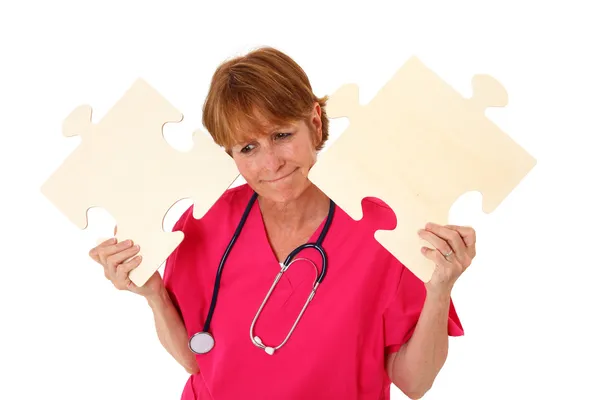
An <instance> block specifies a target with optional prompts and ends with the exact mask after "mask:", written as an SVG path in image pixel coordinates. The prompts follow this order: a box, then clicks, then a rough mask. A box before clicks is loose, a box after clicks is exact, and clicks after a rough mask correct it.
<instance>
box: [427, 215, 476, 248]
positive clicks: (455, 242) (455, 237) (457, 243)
mask: <svg viewBox="0 0 600 400" xmlns="http://www.w3.org/2000/svg"><path fill="white" fill-rule="evenodd" d="M425 229H427V230H428V231H430V232H433V233H435V234H436V235H438V236H439V237H441V238H442V239H444V240H445V241H447V242H448V243H449V244H450V246H452V249H453V250H454V252H455V253H464V252H465V251H466V248H467V245H466V244H465V242H464V241H463V238H462V236H460V233H458V232H457V231H455V230H453V229H450V228H446V227H444V226H441V225H438V224H434V223H432V222H430V223H428V224H427V225H425Z"/></svg>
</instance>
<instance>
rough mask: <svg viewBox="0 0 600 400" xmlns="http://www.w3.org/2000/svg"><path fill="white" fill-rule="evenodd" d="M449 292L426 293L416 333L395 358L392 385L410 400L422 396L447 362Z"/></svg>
mask: <svg viewBox="0 0 600 400" xmlns="http://www.w3.org/2000/svg"><path fill="white" fill-rule="evenodd" d="M449 309H450V292H447V293H429V292H428V293H427V297H426V299H425V304H424V305H423V309H422V311H421V315H420V317H419V321H418V322H417V325H416V327H415V330H414V332H413V334H412V336H411V338H410V339H409V340H408V342H407V343H406V345H405V346H403V347H402V348H401V349H400V350H399V351H398V354H397V355H396V357H395V359H394V364H393V369H392V371H393V372H392V373H393V379H392V380H393V382H394V383H395V384H396V385H397V386H398V387H399V388H401V389H402V390H403V391H405V393H407V394H410V395H411V398H420V397H422V396H423V395H424V394H425V393H426V392H427V391H428V390H429V389H430V388H431V386H432V385H433V382H434V380H435V378H436V376H437V374H438V373H439V371H440V370H441V369H442V366H443V365H444V363H445V362H446V357H447V355H448V312H449Z"/></svg>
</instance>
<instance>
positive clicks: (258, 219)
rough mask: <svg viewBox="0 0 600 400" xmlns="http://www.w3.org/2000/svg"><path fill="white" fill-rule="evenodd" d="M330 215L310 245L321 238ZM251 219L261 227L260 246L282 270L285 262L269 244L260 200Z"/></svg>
mask: <svg viewBox="0 0 600 400" xmlns="http://www.w3.org/2000/svg"><path fill="white" fill-rule="evenodd" d="M328 215H329V213H328V214H327V215H325V218H323V220H322V221H321V222H320V223H319V225H318V226H317V229H316V230H315V231H314V232H313V233H312V235H311V236H310V238H309V239H308V242H309V243H315V242H316V241H317V239H318V238H319V235H320V234H321V232H322V231H323V228H324V226H325V222H326V221H327V217H328ZM250 217H251V218H252V220H253V221H254V222H255V223H256V224H257V225H258V226H259V232H260V235H261V237H260V245H261V246H266V249H265V251H266V252H268V254H269V258H270V259H271V260H272V261H273V263H274V264H275V265H279V268H280V269H281V266H282V265H283V261H284V260H282V261H279V260H278V259H277V255H276V254H275V251H274V250H273V248H272V247H271V244H270V243H269V236H268V235H267V227H266V225H265V221H264V218H263V215H262V211H261V209H260V205H259V203H258V199H256V201H255V202H254V204H253V205H252V210H251V214H250ZM330 231H331V228H330ZM329 233H331V232H328V234H329ZM286 257H287V255H286ZM270 262H271V261H269V263H270Z"/></svg>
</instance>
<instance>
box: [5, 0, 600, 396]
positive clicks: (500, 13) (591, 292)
mask: <svg viewBox="0 0 600 400" xmlns="http://www.w3.org/2000/svg"><path fill="white" fill-rule="evenodd" d="M549 3H550V2H542V1H539V2H532V1H529V2H527V1H495V2H490V1H471V2H465V1H461V2H457V1H454V2H439V3H432V2H427V1H420V2H389V5H388V3H383V2H380V1H373V0H371V1H368V2H367V3H366V4H365V5H363V6H361V7H358V6H351V5H349V4H347V3H346V2H339V3H338V4H331V3H329V2H323V3H322V2H316V1H302V2H294V3H291V4H290V3H284V2H275V1H274V2H264V1H263V2H260V1H252V2H241V1H239V2H237V3H235V2H200V1H179V0H170V1H164V2H157V1H128V0H119V1H114V0H113V1H110V0H104V1H97V2H94V1H89V0H79V1H70V2H69V1H64V0H56V1H51V2H44V1H37V2H34V1H20V2H2V5H1V6H0V54H1V58H2V61H1V62H0V115H1V117H2V118H1V122H2V126H1V128H0V129H1V131H2V133H1V134H0V162H1V168H0V174H1V179H2V181H1V189H0V191H1V193H2V196H1V198H0V201H1V210H2V221H3V227H4V229H3V238H2V241H1V242H0V243H1V244H0V246H1V250H2V256H3V257H2V265H1V267H2V269H1V271H2V274H1V275H0V282H1V286H0V300H1V302H0V307H1V314H0V318H1V322H0V324H1V328H0V335H1V340H0V365H1V367H0V368H1V371H0V376H2V378H1V383H0V398H2V399H38V398H61V399H65V400H66V399H86V400H92V399H107V398H113V399H178V398H179V396H180V392H181V390H182V389H183V386H184V384H185V381H186V380H187V374H186V373H185V371H184V370H183V369H182V368H180V367H179V366H178V365H177V364H176V363H175V361H173V360H172V359H171V358H170V356H169V355H168V354H167V353H166V351H164V350H163V349H162V347H161V345H160V343H159V342H158V339H157V337H156V333H155V331H154V325H153V320H152V315H151V313H150V310H149V308H148V307H147V305H146V303H145V302H144V300H143V299H141V298H139V297H137V296H135V295H133V294H131V293H127V292H119V291H117V290H116V289H114V288H113V287H112V286H111V284H110V282H108V281H106V280H105V278H104V276H103V273H102V270H101V267H100V266H98V265H97V264H95V263H93V262H92V261H91V260H90V259H89V258H88V255H87V251H88V250H89V248H91V247H92V246H93V245H94V243H95V239H96V237H97V236H106V235H110V234H111V233H112V226H113V223H114V221H112V220H111V216H110V215H109V214H107V213H106V212H104V211H103V210H98V209H93V210H90V212H89V225H90V227H89V229H87V230H85V231H80V230H79V229H77V228H76V227H75V226H73V225H71V224H70V223H69V222H68V220H66V218H65V217H64V216H63V215H62V214H60V213H59V212H58V211H57V210H56V209H55V208H54V207H53V206H51V204H50V203H49V201H47V200H46V199H45V198H44V197H43V196H42V195H41V194H40V191H39V187H40V186H41V185H42V183H43V182H44V181H45V180H46V179H47V178H48V177H49V175H50V174H51V173H52V172H53V171H54V170H55V169H56V168H57V167H58V166H59V165H60V163H61V162H62V161H63V160H64V159H65V157H67V156H68V155H69V154H70V153H71V152H72V151H73V150H74V149H75V148H76V147H77V144H78V142H79V138H69V139H68V138H64V137H63V136H62V135H61V124H62V121H63V119H64V118H65V117H66V116H67V115H68V114H69V113H70V112H71V110H72V109H73V108H75V107H76V106H78V105H80V104H90V105H92V107H93V108H94V114H93V121H94V122H97V121H98V120H99V119H100V118H101V117H102V116H103V115H104V113H105V112H106V111H107V110H108V109H109V108H110V107H112V106H113V104H114V102H115V101H117V100H118V99H119V97H120V96H121V95H122V94H123V92H124V91H125V90H126V89H127V88H128V87H129V85H131V83H133V81H134V80H135V79H136V78H137V77H143V78H144V79H146V80H147V81H148V82H149V83H150V84H152V85H153V86H154V87H155V88H156V89H157V90H158V91H159V92H160V93H161V94H162V95H163V96H165V97H166V98H167V99H168V100H169V101H170V102H171V103H172V104H173V105H174V106H175V107H176V108H177V109H179V110H180V111H181V112H182V113H183V114H184V115H185V119H184V121H183V122H182V123H180V124H170V125H167V127H166V129H165V132H166V137H167V140H168V141H169V143H171V144H172V145H173V146H175V147H179V148H182V149H184V148H186V147H188V146H190V145H191V132H192V131H193V130H195V129H197V128H200V127H201V106H202V103H203V101H204V97H205V95H206V91H207V88H208V84H209V81H210V77H211V76H212V73H213V71H214V69H215V68H216V67H217V65H218V64H219V63H220V62H221V61H223V60H224V59H225V58H227V57H231V56H234V55H237V54H240V53H243V52H245V51H247V50H250V49H251V48H253V47H255V46H260V45H271V46H275V47H277V48H279V49H281V50H283V51H285V52H286V53H288V54H289V55H290V56H292V57H293V58H294V59H295V60H296V61H297V62H298V63H299V64H300V65H301V66H302V67H303V68H304V69H305V70H306V72H307V73H308V75H309V77H310V79H311V82H312V84H313V87H314V90H315V92H316V94H317V95H319V96H321V95H324V94H330V93H332V92H333V91H334V90H335V89H336V88H337V87H338V86H340V85H342V84H344V83H348V82H356V83H358V84H359V85H360V87H361V101H362V102H368V101H369V99H370V98H371V97H372V96H374V95H375V93H376V91H377V90H378V89H379V88H380V87H381V86H382V85H383V84H384V83H385V81H386V80H387V79H389V78H390V77H391V75H392V74H393V73H394V71H395V70H396V69H398V68H399V67H400V66H401V65H402V63H403V62H404V61H405V60H406V59H407V58H408V57H410V56H411V55H416V56H418V57H419V58H420V59H421V60H422V61H423V62H424V63H425V64H426V65H427V66H429V67H430V68H431V69H433V70H434V71H435V72H436V73H438V74H439V75H440V76H441V77H442V78H443V79H444V80H445V81H446V82H448V83H449V84H450V85H452V86H454V87H455V88H456V90H457V91H458V92H459V93H461V94H462V95H463V96H465V97H468V96H470V94H471V87H470V79H471V77H472V75H473V74H477V73H486V74H491V75H492V76H494V77H495V78H497V79H498V80H499V81H500V82H501V83H502V84H503V85H504V87H505V88H506V90H507V92H508V94H509V105H508V106H507V107H505V108H499V109H488V111H487V115H488V116H489V117H490V119H492V120H493V121H494V122H495V123H496V124H498V125H499V126H500V128H501V129H503V130H504V131H505V132H507V133H508V134H509V135H510V136H511V137H512V138H513V139H515V140H516V141H517V142H518V143H519V144H520V145H521V146H523V147H524V148H525V149H526V150H527V151H529V152H530V153H531V154H532V155H533V156H534V157H535V158H536V159H537V160H538V165H537V166H536V168H535V169H534V170H533V171H532V172H531V173H530V174H529V175H528V176H527V177H526V178H525V179H524V180H523V181H522V183H521V184H520V185H519V186H518V187H517V188H516V189H515V190H514V191H513V192H512V193H511V194H510V196H509V197H508V198H507V199H506V200H505V202H504V203H503V204H502V205H501V206H500V207H499V208H498V209H497V210H496V211H495V212H494V213H493V214H490V215H485V214H483V213H482V212H481V204H480V197H479V194H477V193H470V194H467V195H465V196H464V197H463V198H461V199H460V200H459V201H458V202H457V203H456V205H455V207H454V208H453V209H452V212H451V215H450V219H451V222H454V223H458V224H464V225H472V226H474V227H475V228H476V230H477V233H478V249H479V252H478V256H477V258H476V260H475V262H474V263H473V266H472V268H471V269H469V270H468V271H467V273H466V274H465V275H463V276H462V277H461V279H460V280H459V282H458V284H457V286H456V287H455V289H454V292H453V293H454V299H455V303H456V306H457V309H458V311H459V313H460V317H461V318H462V321H463V324H464V328H465V331H466V336H464V337H461V338H453V339H451V343H450V355H449V358H448V361H447V363H446V365H445V367H444V369H443V370H442V372H441V374H440V375H439V377H438V379H437V381H436V382H435V385H434V387H433V389H432V390H431V391H430V392H429V393H428V394H427V395H426V396H425V398H426V399H461V400H462V399H530V398H535V399H549V398H552V399H562V398H576V397H579V398H583V399H592V398H600V389H599V388H598V386H597V373H598V364H597V362H598V356H599V355H600V354H599V353H600V352H599V350H600V349H599V345H598V337H600V332H599V330H598V316H599V315H600V313H599V312H598V305H599V302H598V297H597V296H598V289H597V286H598V278H599V277H600V275H599V273H598V267H599V266H600V265H599V264H600V263H599V262H598V257H599V256H598V240H599V239H598V232H599V227H598V222H600V215H599V212H598V204H599V202H600V195H599V194H598V190H597V186H598V171H600V161H598V159H597V158H596V157H597V155H598V150H599V146H598V134H599V133H600V132H599V128H600V119H599V118H598V115H600V114H599V112H598V110H599V109H600V100H599V99H600V96H599V93H600V78H599V71H600V59H599V55H598V54H599V53H598V46H599V45H598V38H600V28H599V26H600V25H599V24H598V23H597V21H598V17H599V14H598V12H596V11H593V8H592V6H591V4H594V2H591V1H590V2H584V1H580V2H575V1H570V2H568V4H569V5H568V6H567V5H565V4H567V2H554V3H560V4H563V6H557V5H549ZM392 4H394V6H392ZM586 4H590V5H586ZM344 124H345V122H344V121H339V120H338V121H333V122H332V130H333V132H332V135H333V139H335V137H336V135H339V134H340V133H341V131H342V130H343V126H344ZM177 135H179V136H180V137H181V138H179V139H178V138H177ZM189 204H190V203H189V202H187V201H182V202H180V203H178V204H177V206H176V207H175V208H174V209H172V210H171V212H170V213H169V215H168V217H167V221H166V224H165V228H166V229H170V228H171V226H172V224H173V222H174V219H175V218H177V217H178V216H179V214H180V213H181V212H182V211H183V209H184V208H186V207H187V206H188V205H189ZM290 373H293V372H290ZM232 384H233V381H232ZM392 396H393V398H395V399H402V398H404V396H403V395H402V394H401V393H400V392H399V390H397V389H395V388H393V391H392Z"/></svg>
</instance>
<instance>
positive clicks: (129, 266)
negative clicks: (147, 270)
mask: <svg viewBox="0 0 600 400" xmlns="http://www.w3.org/2000/svg"><path fill="white" fill-rule="evenodd" d="M141 262H142V256H141V255H137V256H135V257H133V258H132V259H131V260H129V261H127V262H124V263H122V264H120V265H119V266H118V267H117V282H118V286H119V287H122V288H129V287H130V286H131V279H129V273H130V272H131V271H133V270H134V269H135V268H137V267H138V266H139V265H140V263H141Z"/></svg>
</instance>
